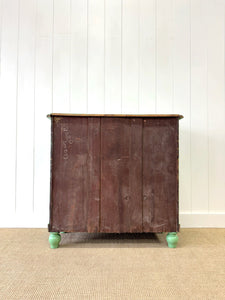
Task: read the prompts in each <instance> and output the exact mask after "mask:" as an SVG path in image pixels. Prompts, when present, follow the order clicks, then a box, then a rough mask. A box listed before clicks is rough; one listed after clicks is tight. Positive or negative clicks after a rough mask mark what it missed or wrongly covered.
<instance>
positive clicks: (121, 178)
mask: <svg viewBox="0 0 225 300" xmlns="http://www.w3.org/2000/svg"><path fill="white" fill-rule="evenodd" d="M101 157H102V163H101V225H100V231H101V232H141V231H142V119H141V118H102V120H101Z"/></svg>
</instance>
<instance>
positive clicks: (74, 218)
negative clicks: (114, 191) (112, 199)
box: [50, 117, 100, 232]
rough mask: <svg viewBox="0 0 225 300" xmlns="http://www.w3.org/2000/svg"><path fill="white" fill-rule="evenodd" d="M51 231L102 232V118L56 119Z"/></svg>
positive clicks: (53, 142) (54, 127)
mask: <svg viewBox="0 0 225 300" xmlns="http://www.w3.org/2000/svg"><path fill="white" fill-rule="evenodd" d="M52 122H53V129H52V130H53V132H52V170H51V176H52V179H51V207H50V208H51V209H50V231H68V232H69V231H74V232H97V231H99V202H100V118H95V117H76V118H74V117H54V118H53V120H52Z"/></svg>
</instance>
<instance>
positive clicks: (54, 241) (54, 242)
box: [48, 232, 61, 249]
mask: <svg viewBox="0 0 225 300" xmlns="http://www.w3.org/2000/svg"><path fill="white" fill-rule="evenodd" d="M48 240H49V244H50V248H51V249H56V248H58V247H59V243H60V241H61V235H60V234H59V233H58V232H50V235H49V239H48Z"/></svg>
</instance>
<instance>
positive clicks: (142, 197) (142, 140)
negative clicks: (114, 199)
mask: <svg viewBox="0 0 225 300" xmlns="http://www.w3.org/2000/svg"><path fill="white" fill-rule="evenodd" d="M141 120H142V122H141V126H142V130H141V147H142V149H141V151H142V155H141V175H142V176H141V189H142V192H141V199H142V217H141V219H142V221H141V222H142V228H141V230H142V232H143V229H144V224H143V216H144V195H143V191H144V189H143V182H144V181H143V176H144V175H143V157H144V151H143V150H144V145H143V143H144V138H143V136H144V118H141Z"/></svg>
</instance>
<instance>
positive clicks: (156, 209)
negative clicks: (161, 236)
mask: <svg viewBox="0 0 225 300" xmlns="http://www.w3.org/2000/svg"><path fill="white" fill-rule="evenodd" d="M177 137H178V122H177V120H176V119H172V118H167V119H162V118H159V119H154V120H152V119H145V120H144V126H143V231H146V232H164V231H177V228H178V188H177V184H178V182H177V180H178V177H177V175H178V169H177V168H178V160H177V154H178V140H177Z"/></svg>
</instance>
